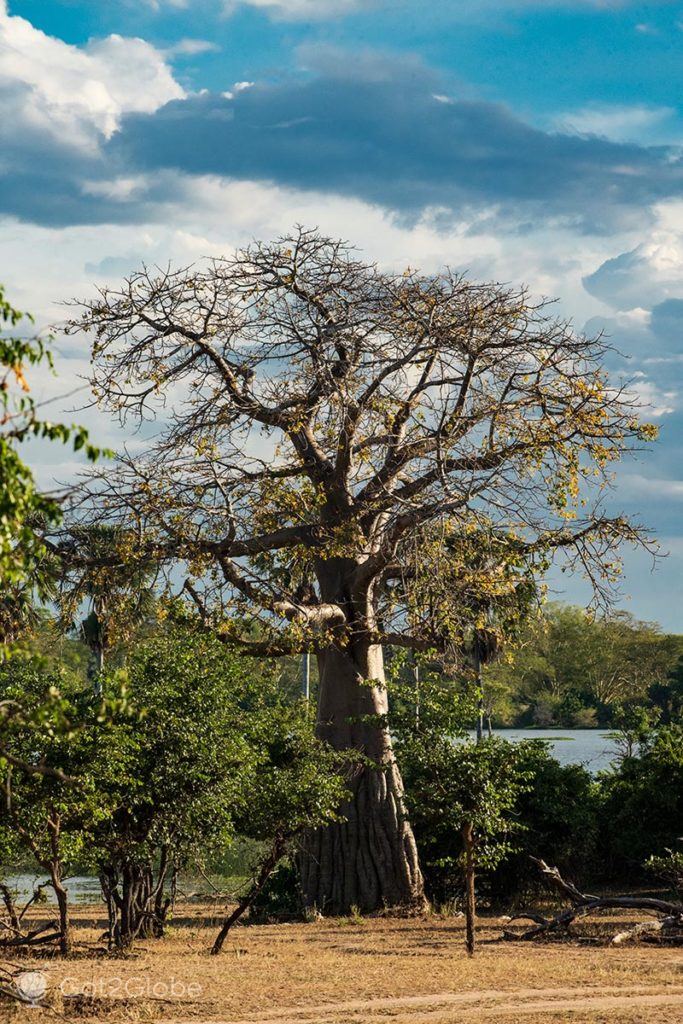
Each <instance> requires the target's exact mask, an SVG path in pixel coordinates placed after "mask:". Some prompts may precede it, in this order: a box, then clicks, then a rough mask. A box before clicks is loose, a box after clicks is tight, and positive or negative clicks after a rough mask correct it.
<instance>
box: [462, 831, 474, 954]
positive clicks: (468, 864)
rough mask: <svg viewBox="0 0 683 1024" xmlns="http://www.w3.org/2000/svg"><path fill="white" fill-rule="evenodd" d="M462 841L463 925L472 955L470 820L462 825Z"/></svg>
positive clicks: (472, 886)
mask: <svg viewBox="0 0 683 1024" xmlns="http://www.w3.org/2000/svg"><path fill="white" fill-rule="evenodd" d="M462 841H463V846H464V849H465V927H466V938H465V945H466V946H467V955H468V956H474V919H475V915H476V902H475V895H474V834H473V829H472V822H471V821H466V822H465V823H464V824H463V826H462Z"/></svg>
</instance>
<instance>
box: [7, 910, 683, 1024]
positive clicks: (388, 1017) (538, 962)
mask: <svg viewBox="0 0 683 1024" xmlns="http://www.w3.org/2000/svg"><path fill="white" fill-rule="evenodd" d="M219 914H220V910H219V909H217V908H212V907H211V906H208V905H203V906H196V905H190V904H188V905H185V906H180V907H178V909H177V912H176V917H175V919H174V921H173V927H172V929H171V931H170V933H169V935H168V936H167V937H166V938H164V939H162V940H156V941H147V942H144V943H141V944H140V946H139V948H138V949H137V950H136V952H135V953H134V954H132V955H130V956H127V957H116V956H111V955H107V954H106V951H105V949H104V944H103V943H102V941H101V934H102V930H103V926H104V919H103V917H102V913H101V908H100V907H90V908H87V907H86V908H79V909H78V910H77V911H76V913H75V923H76V925H77V931H76V938H77V942H76V949H75V952H74V954H73V956H72V957H70V958H69V959H68V960H61V959H59V958H56V957H54V956H50V957H47V956H39V955H33V956H30V957H26V956H25V957H22V958H21V961H19V958H17V957H15V958H14V962H15V964H19V963H20V966H21V967H22V969H23V970H25V971H40V972H42V973H43V974H44V975H45V980H46V983H47V986H48V988H47V995H46V1001H47V1002H49V1003H50V1004H51V1007H52V1008H51V1009H49V1010H48V1009H40V1008H37V1007H31V1008H29V1007H23V1006H19V1007H11V1008H10V1007H7V1006H5V1005H3V1006H2V1007H0V1021H2V1022H3V1024H4V1021H5V1020H7V1021H12V1022H13V1024H14V1022H16V1021H27V1022H28V1024H44V1022H45V1021H48V1020H49V1021H52V1022H56V1021H59V1020H64V1019H66V1020H68V1021H79V1022H80V1021H83V1022H86V1021H88V1020H93V1019H95V1020H99V1021H105V1022H108V1024H123V1022H127V1021H133V1022H139V1021H163V1022H164V1024H202V1022H206V1024H219V1022H220V1024H261V1022H263V1024H363V1022H368V1024H382V1022H384V1024H387V1022H391V1024H423V1022H424V1024H427V1022H429V1024H446V1022H455V1021H460V1020H464V1021H469V1020H472V1021H477V1020H478V1021H487V1020H496V1021H500V1022H501V1024H505V1022H508V1024H510V1022H513V1021H523V1022H525V1024H536V1022H538V1024H540V1022H544V1024H551V1022H560V1021H571V1022H572V1024H582V1022H584V1021H586V1022H587V1021H590V1022H592V1024H598V1022H603V1021H604V1022H606V1024H607V1022H616V1021H620V1022H629V1024H631V1022H632V1024H636V1022H638V1024H641V1022H643V1024H645V1022H647V1024H650V1022H652V1024H654V1022H655V1021H656V1022H657V1024H674V1022H676V1024H680V1022H682V1021H683V950H681V949H680V948H679V949H671V948H669V949H667V948H657V947H653V946H646V945H639V946H626V947H613V948H609V947H606V946H604V945H600V944H597V943H596V941H595V940H597V939H598V938H599V936H600V934H601V933H602V931H603V929H604V930H605V932H609V933H610V934H611V933H612V932H614V931H616V930H618V928H619V927H621V925H622V924H625V923H626V922H628V920H629V918H628V917H626V916H624V915H616V916H614V917H611V918H610V919H609V921H607V922H605V919H604V917H603V918H602V922H601V924H600V925H598V924H597V923H595V922H587V924H586V925H585V926H584V927H583V932H582V936H583V938H584V940H588V941H584V942H582V943H567V942H553V943H546V944H542V945H539V944H534V945H530V944H527V943H522V942H503V941H501V939H500V936H501V924H500V922H498V921H496V920H495V919H491V918H488V919H483V920H482V921H481V922H480V928H479V940H480V941H479V947H478V950H477V953H476V955H475V957H474V958H473V959H471V960H470V959H468V957H467V956H466V955H465V951H464V948H463V923H462V920H461V919H457V918H455V919H454V918H448V919H442V918H439V917H429V918H422V919H416V920H395V919H391V918H385V919H365V920H357V919H336V920H326V921H319V922H314V923H311V924H281V925H252V926H239V927H237V928H235V930H234V931H233V933H232V934H231V936H229V938H228V940H227V942H226V946H225V949H224V952H223V954H222V955H221V956H220V957H211V956H209V955H208V947H209V945H210V941H211V939H212V938H213V936H214V934H215V930H216V925H217V921H218V917H219Z"/></svg>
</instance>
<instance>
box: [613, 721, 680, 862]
mask: <svg viewBox="0 0 683 1024" xmlns="http://www.w3.org/2000/svg"><path fill="white" fill-rule="evenodd" d="M600 787H601V792H602V806H601V815H600V820H601V839H600V842H601V846H602V849H603V856H604V870H605V875H606V876H607V877H613V878H629V877H630V878H640V877H642V865H643V863H644V862H645V861H646V860H647V858H648V857H651V856H653V855H654V856H662V855H663V854H664V853H665V851H666V850H667V849H674V848H675V847H676V843H677V840H678V839H679V837H680V836H681V832H682V830H681V823H682V822H683V725H670V726H663V727H662V728H660V729H658V730H654V731H652V732H651V733H650V734H649V735H648V736H647V738H645V739H644V741H643V742H642V743H641V745H640V749H639V751H638V753H637V754H634V755H632V756H625V757H623V758H622V760H621V761H620V762H619V763H618V764H617V765H616V766H615V767H614V768H613V769H612V770H611V771H609V772H605V773H603V774H602V776H601V778H600Z"/></svg>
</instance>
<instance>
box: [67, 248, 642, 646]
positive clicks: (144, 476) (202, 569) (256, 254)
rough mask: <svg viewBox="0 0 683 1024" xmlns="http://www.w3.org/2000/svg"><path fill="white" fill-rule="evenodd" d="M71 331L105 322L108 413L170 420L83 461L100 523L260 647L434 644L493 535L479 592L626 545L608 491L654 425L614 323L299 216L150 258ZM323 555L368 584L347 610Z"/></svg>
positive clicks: (99, 331) (588, 562)
mask: <svg viewBox="0 0 683 1024" xmlns="http://www.w3.org/2000/svg"><path fill="white" fill-rule="evenodd" d="M70 330H71V331H87V332H90V333H92V334H94V336H95V341H94V345H93V357H94V369H93V378H92V384H93V388H94V390H95V393H96V395H97V397H98V399H99V401H100V403H101V404H102V406H103V407H104V408H106V409H109V410H111V411H112V412H113V413H115V414H117V415H118V416H120V417H121V418H122V419H123V420H128V419H130V418H132V419H133V420H137V421H140V420H147V419H154V418H157V417H160V418H161V425H160V428H159V429H158V430H157V431H156V434H155V437H154V439H153V440H151V441H150V442H149V443H147V444H146V445H144V446H143V451H142V452H141V453H140V454H139V455H138V454H131V453H125V454H123V455H122V456H121V457H120V458H119V462H118V467H117V471H116V473H115V474H113V475H111V474H109V473H107V474H104V473H102V474H99V476H97V477H96V479H95V481H94V482H93V484H92V487H93V490H94V491H95V493H96V494H97V512H93V515H94V517H95V518H97V519H106V520H107V521H114V522H116V521H119V522H125V523H126V524H127V525H130V524H131V523H133V524H135V527H134V528H135V529H139V530H140V536H141V537H143V538H144V544H145V545H147V546H149V545H152V546H153V548H154V550H155V551H156V553H157V555H158V556H159V557H160V558H162V559H168V560H172V561H174V562H182V563H183V564H184V565H185V571H186V574H187V589H188V591H189V592H190V593H191V594H192V595H193V596H194V598H195V600H196V601H197V602H198V604H199V605H200V607H201V608H202V609H203V611H204V613H205V614H207V615H208V614H210V611H211V609H212V608H214V607H215V604H214V599H216V598H217V599H218V602H219V604H220V607H221V614H222V613H223V612H224V611H225V610H226V608H228V607H229V608H231V609H232V610H233V611H237V612H238V613H240V614H241V615H243V616H244V617H245V618H246V619H249V618H250V617H253V616H254V615H258V616H260V617H261V619H262V622H263V627H262V639H261V640H260V641H259V643H258V645H257V646H254V640H253V634H252V635H244V636H243V637H242V639H244V641H245V643H246V644H247V645H249V644H251V645H252V649H254V650H257V649H258V650H264V651H265V650H268V651H270V652H273V653H278V652H285V651H296V650H300V649H302V648H305V647H311V646H315V645H317V646H321V645H323V646H324V644H325V643H326V642H327V641H328V639H329V634H330V632H332V633H336V634H337V635H338V634H339V633H340V632H342V633H343V632H344V631H346V632H349V631H357V630H358V629H361V630H364V631H365V633H366V634H367V636H368V637H371V638H372V639H373V640H376V641H379V642H389V643H394V644H400V645H404V646H412V647H414V648H418V649H420V648H426V647H433V646H436V647H440V646H443V645H444V643H446V642H447V640H448V639H449V638H450V637H452V636H454V635H457V634H458V632H459V630H460V628H461V623H460V620H459V616H460V609H461V607H462V606H463V603H464V602H462V601H461V600H459V596H460V595H459V589H460V588H461V587H462V582H461V581H462V575H463V574H462V572H461V568H462V566H463V565H466V564H467V563H468V547H472V546H473V545H476V548H477V550H478V551H481V548H482V545H485V544H486V543H487V539H489V538H490V539H491V543H495V545H496V549H497V550H496V558H495V559H493V560H491V561H487V560H485V559H480V560H479V561H480V564H481V566H482V568H481V569H480V571H479V572H478V574H477V575H478V579H477V584H478V586H479V587H481V588H484V589H485V590H487V589H488V590H490V591H493V592H494V593H495V592H496V591H497V590H502V591H503V592H505V591H509V589H510V588H511V587H513V588H514V587H515V586H516V585H517V583H518V580H517V578H516V577H517V576H518V575H522V576H523V575H524V574H525V573H526V572H528V571H529V569H530V567H531V568H532V569H533V570H536V569H538V568H539V567H542V566H543V565H544V564H545V563H546V560H547V558H548V556H549V555H551V554H552V553H553V552H554V551H556V550H557V549H563V550H565V551H566V552H568V553H569V556H570V558H571V559H572V560H573V562H574V564H575V565H578V566H579V567H580V568H581V569H582V570H583V571H585V572H586V573H587V574H588V575H589V577H590V578H591V580H592V582H593V583H594V584H595V587H596V591H597V592H598V593H599V594H600V595H603V596H604V595H605V593H606V591H607V590H608V589H609V585H610V581H611V580H612V579H613V576H614V573H615V572H616V571H617V566H616V563H615V559H614V549H615V546H616V545H617V543H618V542H620V541H622V540H624V539H626V540H629V541H638V539H639V534H638V532H637V530H636V529H635V528H634V527H633V526H632V525H631V524H630V523H628V522H627V521H626V520H625V519H624V518H622V517H610V516H608V515H607V514H606V513H605V511H604V509H603V507H602V504H601V499H600V496H601V493H602V490H603V489H604V487H605V485H606V484H607V483H608V480H609V469H610V467H611V466H612V465H613V463H614V462H615V461H616V460H618V459H619V458H620V457H621V456H622V455H623V454H624V453H625V452H626V451H628V450H630V449H632V448H633V447H635V446H638V445H639V444H640V443H641V442H642V441H644V440H648V439H650V438H651V437H652V436H653V433H654V431H653V428H651V427H649V426H647V425H644V424H642V423H640V422H639V421H638V418H637V415H636V410H635V409H634V406H633V400H632V396H631V394H630V393H629V391H628V387H627V385H625V384H611V383H609V381H608V380H607V378H606V376H605V373H604V370H603V366H602V363H603V359H604V355H605V351H606V346H605V343H604V342H603V340H601V339H600V338H594V339H592V338H587V337H584V336H582V335H580V334H576V333H575V332H574V331H573V329H572V328H571V326H570V325H569V324H567V323H565V322H563V321H561V320H559V319H557V318H555V317H554V316H553V315H552V311H551V309H550V308H549V307H548V306H547V305H546V304H545V303H535V302H532V301H531V300H530V298H529V296H528V295H527V293H526V292H525V291H524V290H520V289H514V288H509V287H504V286H501V285H496V284H486V285H482V284H474V283H471V282H470V281H468V280H467V279H466V278H464V277H463V276H461V275H459V274H455V273H453V272H451V271H449V270H446V271H444V272H442V273H439V274H435V275H424V274H420V273H418V272H417V271H412V270H410V271H406V272H405V273H404V274H391V273H384V272H382V271H380V270H379V269H378V268H377V267H375V266H373V265H370V264H367V263H365V262H363V261H362V260H360V259H359V258H358V257H357V255H356V253H355V252H354V251H353V250H352V249H351V248H350V247H348V246H347V245H345V244H343V243H340V242H337V241H333V240H331V239H328V238H325V237H323V236H321V235H319V234H318V233H316V232H311V231H305V230H300V231H299V232H297V233H296V234H295V235H293V236H292V237H290V238H284V239H281V240H280V241H278V242H276V243H274V244H272V245H265V244H258V245H253V246H251V247H249V248H248V249H245V250H243V251H240V252H238V253H236V254H235V256H234V257H232V258H228V259H224V260H217V261H213V262H211V263H209V264H208V265H206V266H201V267H186V268H182V269H180V270H171V269H168V270H166V271H163V272H161V271H158V272H151V271H150V270H147V269H143V270H142V271H140V272H138V273H136V274H134V275H133V276H132V277H131V278H130V279H129V280H128V281H127V282H125V283H124V284H123V285H122V286H121V287H120V288H113V289H103V290H102V291H101V292H100V294H99V295H98V296H97V298H95V299H94V300H91V301H88V302H87V303H85V307H84V311H83V313H82V316H81V317H80V318H76V319H74V321H73V322H72V323H71V325H70ZM166 406H168V408H165V407H166ZM585 485H588V489H587V488H586V486H585ZM591 493H592V497H591V496H590V495H591ZM332 558H350V559H352V560H353V571H352V572H351V574H350V578H349V587H350V590H351V592H352V593H356V594H357V593H361V592H362V593H369V592H371V594H372V600H371V602H370V606H369V607H368V606H366V607H365V608H364V609H363V613H362V615H361V616H360V617H357V616H356V615H354V614H353V613H351V612H350V609H349V607H348V605H347V604H345V599H344V597H343V596H342V595H341V594H339V593H334V592H333V589H332V590H331V589H330V588H329V587H328V588H326V589H327V591H328V592H327V593H321V592H320V590H318V591H315V590H314V588H313V584H314V582H315V576H316V565H317V564H319V563H320V562H321V561H323V560H330V559H332ZM510 564H512V565H514V566H516V567H517V569H518V572H517V573H510V571H509V566H510ZM469 575H470V576H471V575H472V573H471V572H470V574H469ZM197 581H200V582H199V585H198V584H197ZM399 583H400V585H399ZM323 589H325V588H323ZM444 590H445V591H446V593H445V594H444ZM435 612H438V613H439V614H435ZM359 618H360V621H358V619H359ZM263 630H265V633H266V636H264V635H263ZM321 636H322V638H321ZM233 638H234V639H236V638H237V637H233Z"/></svg>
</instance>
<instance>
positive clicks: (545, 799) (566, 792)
mask: <svg viewBox="0 0 683 1024" xmlns="http://www.w3.org/2000/svg"><path fill="white" fill-rule="evenodd" d="M519 749H520V751H521V756H522V758H523V761H524V770H525V773H526V774H527V776H528V777H530V779H531V785H530V786H529V787H528V788H527V789H525V790H523V791H522V792H520V794H519V797H518V799H517V801H516V803H515V808H514V815H515V820H516V821H517V822H518V824H519V826H520V831H519V833H518V836H517V842H516V850H515V851H512V852H511V853H510V854H509V855H508V856H506V857H505V858H504V860H503V861H501V862H500V864H499V865H498V866H497V867H496V870H495V872H494V873H493V874H492V875H491V876H490V877H489V879H487V884H488V886H489V889H490V892H491V894H492V895H493V896H494V897H495V898H496V899H498V900H504V899H509V898H511V897H515V896H517V895H518V894H520V893H521V892H523V891H525V890H527V889H535V888H536V887H537V886H538V881H539V880H538V872H537V869H536V868H535V867H534V866H533V865H532V863H531V862H530V860H529V856H530V855H531V856H534V857H542V858H543V859H544V860H545V861H546V862H547V863H549V864H554V865H556V866H557V867H558V868H559V869H560V871H561V872H562V873H563V874H564V875H565V876H566V877H569V878H576V879H581V880H582V881H586V880H589V879H590V878H592V877H594V876H595V875H596V874H597V870H596V869H597V866H598V862H599V858H598V849H597V840H598V822H599V816H600V798H599V787H598V786H597V785H596V783H595V781H594V780H593V779H592V777H591V775H590V774H589V772H588V771H586V769H585V768H584V767H583V766H582V765H578V764H568V765H561V764H559V762H558V761H556V760H555V758H554V757H553V756H552V755H551V754H550V752H549V750H548V745H547V744H546V743H543V742H542V741H540V740H531V741H528V742H525V743H520V744H519Z"/></svg>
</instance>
